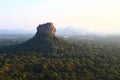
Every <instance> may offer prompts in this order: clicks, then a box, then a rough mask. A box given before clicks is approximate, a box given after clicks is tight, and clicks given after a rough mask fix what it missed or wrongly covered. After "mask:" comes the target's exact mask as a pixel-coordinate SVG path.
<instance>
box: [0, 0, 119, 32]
mask: <svg viewBox="0 0 120 80" xmlns="http://www.w3.org/2000/svg"><path fill="white" fill-rule="evenodd" d="M119 4H120V1H119V0H74V1H73V0H51V1H50V0H16V1H10V0H1V1H0V12H1V13H0V22H1V23H0V29H24V30H34V31H35V30H36V27H37V26H38V25H39V24H43V23H46V22H52V23H54V25H55V27H56V28H57V29H60V28H65V27H67V26H73V27H75V28H83V29H86V30H89V31H92V32H100V33H119V32H120V22H119V21H120V15H119V14H120V5H119Z"/></svg>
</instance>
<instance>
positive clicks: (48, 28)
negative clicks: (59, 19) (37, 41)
mask: <svg viewBox="0 0 120 80" xmlns="http://www.w3.org/2000/svg"><path fill="white" fill-rule="evenodd" d="M39 32H40V33H50V34H52V35H53V36H55V32H56V28H55V27H54V25H53V23H46V24H41V25H39V26H38V27H37V33H39Z"/></svg>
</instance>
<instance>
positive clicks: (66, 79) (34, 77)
mask: <svg viewBox="0 0 120 80" xmlns="http://www.w3.org/2000/svg"><path fill="white" fill-rule="evenodd" d="M40 35H41V36H40ZM119 48H120V44H119V43H110V42H108V43H106V44H105V43H103V42H97V41H90V40H86V41H77V42H76V43H73V42H70V41H67V40H66V41H65V40H63V39H61V38H58V37H54V36H51V35H50V34H47V33H46V34H42V33H39V35H36V36H35V37H34V38H32V39H30V40H29V41H27V42H24V43H23V44H19V45H15V46H10V47H2V48H1V50H2V51H0V52H1V54H0V79H1V80H120V49H119Z"/></svg>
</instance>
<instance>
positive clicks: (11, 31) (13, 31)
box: [0, 29, 34, 34]
mask: <svg viewBox="0 0 120 80" xmlns="http://www.w3.org/2000/svg"><path fill="white" fill-rule="evenodd" d="M33 33H34V31H29V30H19V29H0V34H33Z"/></svg>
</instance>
